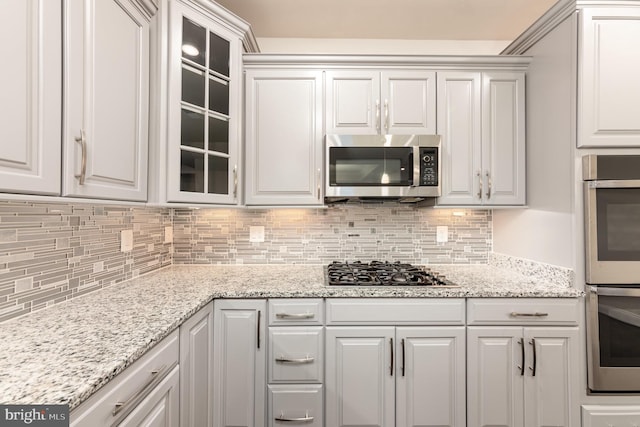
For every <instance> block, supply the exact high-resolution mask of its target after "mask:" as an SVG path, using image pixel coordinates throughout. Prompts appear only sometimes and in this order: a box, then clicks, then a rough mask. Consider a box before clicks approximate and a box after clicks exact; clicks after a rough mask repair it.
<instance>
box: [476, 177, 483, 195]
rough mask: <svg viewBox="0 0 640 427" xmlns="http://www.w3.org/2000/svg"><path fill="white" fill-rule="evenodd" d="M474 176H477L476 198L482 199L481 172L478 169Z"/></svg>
mask: <svg viewBox="0 0 640 427" xmlns="http://www.w3.org/2000/svg"><path fill="white" fill-rule="evenodd" d="M476 176H477V177H478V199H482V173H480V171H478V173H476Z"/></svg>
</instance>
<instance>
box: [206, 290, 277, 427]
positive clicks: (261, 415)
mask: <svg viewBox="0 0 640 427" xmlns="http://www.w3.org/2000/svg"><path fill="white" fill-rule="evenodd" d="M266 308H267V303H266V301H265V300H215V301H214V320H213V324H214V330H213V337H214V338H213V340H214V345H213V348H214V353H213V383H214V392H213V413H214V425H215V426H216V427H265V418H266V416H267V412H266V401H265V394H266V354H267V352H266V346H267V342H266V332H265V331H266V328H267V325H266V324H267V319H266Z"/></svg>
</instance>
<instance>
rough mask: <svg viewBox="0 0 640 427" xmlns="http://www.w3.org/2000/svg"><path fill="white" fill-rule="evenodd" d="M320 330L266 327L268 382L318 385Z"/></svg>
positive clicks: (320, 362) (320, 359)
mask: <svg viewBox="0 0 640 427" xmlns="http://www.w3.org/2000/svg"><path fill="white" fill-rule="evenodd" d="M322 331H323V329H322V327H321V326H314V327H296V326H293V327H286V326H278V327H270V328H269V383H279V382H305V383H316V382H317V383H320V382H322V373H323V370H322V367H323V366H324V363H323V359H322V356H323V354H324V351H323V345H322V343H323V342H324V340H323V333H322Z"/></svg>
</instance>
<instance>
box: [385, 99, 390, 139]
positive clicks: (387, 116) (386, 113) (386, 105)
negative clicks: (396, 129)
mask: <svg viewBox="0 0 640 427" xmlns="http://www.w3.org/2000/svg"><path fill="white" fill-rule="evenodd" d="M384 131H385V133H386V132H389V100H388V99H385V100H384Z"/></svg>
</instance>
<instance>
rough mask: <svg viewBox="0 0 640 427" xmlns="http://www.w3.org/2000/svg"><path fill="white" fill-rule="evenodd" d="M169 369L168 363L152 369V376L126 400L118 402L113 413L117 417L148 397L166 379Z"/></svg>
mask: <svg viewBox="0 0 640 427" xmlns="http://www.w3.org/2000/svg"><path fill="white" fill-rule="evenodd" d="M167 370H168V369H167V365H163V366H162V367H161V368H160V369H154V370H153V371H151V377H150V378H149V380H147V382H146V383H144V384H143V385H142V387H140V388H139V389H138V391H136V392H135V393H133V394H132V395H131V396H129V397H128V398H127V399H126V400H124V401H118V402H116V404H115V407H114V408H113V411H111V415H113V416H114V417H115V416H116V415H118V414H119V413H121V412H122V411H125V410H127V409H133V408H134V407H135V405H136V404H137V403H138V402H140V401H142V399H144V398H145V397H147V395H148V394H149V392H150V391H151V390H152V389H153V388H154V387H155V386H156V385H157V384H158V383H159V382H160V381H162V380H163V379H164V377H165V374H166V373H167Z"/></svg>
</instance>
